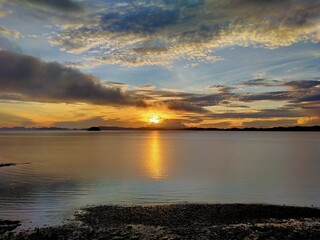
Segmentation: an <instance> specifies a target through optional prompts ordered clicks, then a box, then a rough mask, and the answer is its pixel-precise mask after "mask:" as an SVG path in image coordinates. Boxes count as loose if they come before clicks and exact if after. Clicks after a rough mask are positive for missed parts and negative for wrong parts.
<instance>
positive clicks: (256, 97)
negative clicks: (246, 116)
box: [239, 91, 293, 102]
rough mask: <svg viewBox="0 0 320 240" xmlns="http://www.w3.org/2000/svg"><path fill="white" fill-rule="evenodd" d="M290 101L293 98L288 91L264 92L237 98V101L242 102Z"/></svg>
mask: <svg viewBox="0 0 320 240" xmlns="http://www.w3.org/2000/svg"><path fill="white" fill-rule="evenodd" d="M291 99H293V96H292V94H291V92H289V91H278V92H265V93H257V94H245V95H243V96H239V100H240V101H242V102H254V101H286V100H291Z"/></svg>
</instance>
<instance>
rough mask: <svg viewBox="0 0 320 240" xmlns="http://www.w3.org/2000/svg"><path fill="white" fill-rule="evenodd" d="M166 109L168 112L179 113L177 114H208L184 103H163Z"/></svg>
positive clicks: (193, 105) (206, 111)
mask: <svg viewBox="0 0 320 240" xmlns="http://www.w3.org/2000/svg"><path fill="white" fill-rule="evenodd" d="M165 105H166V107H167V108H168V109H169V110H173V111H179V112H181V111H182V112H192V113H202V114H204V113H208V112H209V111H208V110H206V109H204V108H202V107H200V106H198V105H196V104H192V103H189V102H186V101H180V100H172V101H167V102H165Z"/></svg>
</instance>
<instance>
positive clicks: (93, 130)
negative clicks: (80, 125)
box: [87, 127, 101, 132]
mask: <svg viewBox="0 0 320 240" xmlns="http://www.w3.org/2000/svg"><path fill="white" fill-rule="evenodd" d="M87 131H88V132H99V131H101V129H100V128H99V127H91V128H88V129H87Z"/></svg>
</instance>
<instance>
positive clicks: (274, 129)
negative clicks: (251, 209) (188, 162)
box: [0, 126, 320, 132]
mask: <svg viewBox="0 0 320 240" xmlns="http://www.w3.org/2000/svg"><path fill="white" fill-rule="evenodd" d="M65 130H68V131H70V130H86V131H100V130H102V131H106V130H108V131H110V130H166V131H170V130H174V131H177V130H179V131H180V130H181V131H264V132H319V131H320V126H292V127H282V126H279V127H272V128H255V127H250V128H200V127H191V128H162V127H161V126H148V127H140V128H126V127H118V126H92V127H90V128H58V127H44V128H26V127H12V128H8V127H3V128H0V131H65Z"/></svg>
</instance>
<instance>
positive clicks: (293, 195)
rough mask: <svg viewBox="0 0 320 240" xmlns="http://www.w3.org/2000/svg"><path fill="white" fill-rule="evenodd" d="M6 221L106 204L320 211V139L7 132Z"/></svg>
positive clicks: (56, 219) (31, 222)
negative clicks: (311, 208) (191, 204)
mask: <svg viewBox="0 0 320 240" xmlns="http://www.w3.org/2000/svg"><path fill="white" fill-rule="evenodd" d="M4 162H16V163H29V162H30V164H19V165H17V166H14V167H5V168H0V218H4V219H14V220H16V219H22V220H23V224H24V227H34V226H42V225H43V224H49V225H54V224H60V223H61V222H62V221H63V220H64V219H66V218H68V217H70V216H71V215H72V213H73V212H74V211H75V210H76V209H77V208H81V207H84V206H86V205H87V204H89V205H93V204H94V205H96V204H158V203H176V202H207V203H217V202H218V203H234V202H241V203H272V204H287V205H301V206H310V205H315V206H320V187H319V186H320V133H316V132H313V133H312V132H310V133H307V132H306V133H302V132H190V131H188V132H187V131H161V132H158V131H106V132H7V133H4V132H3V133H0V163H4Z"/></svg>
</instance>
